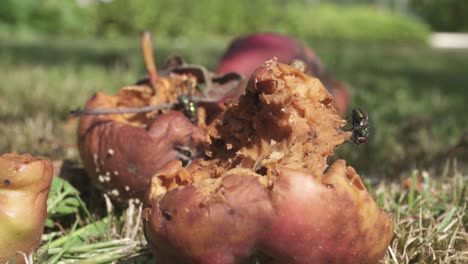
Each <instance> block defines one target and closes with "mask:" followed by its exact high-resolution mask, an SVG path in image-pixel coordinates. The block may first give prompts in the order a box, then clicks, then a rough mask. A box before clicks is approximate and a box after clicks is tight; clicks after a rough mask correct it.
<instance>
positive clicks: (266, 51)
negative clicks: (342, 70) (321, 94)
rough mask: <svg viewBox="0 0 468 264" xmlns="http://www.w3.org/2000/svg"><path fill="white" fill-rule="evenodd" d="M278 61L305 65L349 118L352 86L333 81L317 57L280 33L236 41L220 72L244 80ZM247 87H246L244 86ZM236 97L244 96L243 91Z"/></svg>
mask: <svg viewBox="0 0 468 264" xmlns="http://www.w3.org/2000/svg"><path fill="white" fill-rule="evenodd" d="M273 57H276V58H277V59H278V61H279V62H282V63H290V62H291V61H293V60H294V59H300V60H302V61H304V62H305V66H306V67H305V70H306V72H307V73H308V74H309V75H312V76H314V77H317V78H318V79H320V81H321V82H322V83H323V84H324V85H325V87H326V88H327V89H328V91H329V92H330V93H331V94H332V95H333V97H334V100H335V102H334V105H335V107H336V108H337V110H338V113H339V114H340V116H341V117H344V116H345V115H346V112H347V110H348V105H349V100H350V98H349V91H348V85H347V84H346V83H345V82H342V81H338V80H335V79H333V78H332V76H331V74H330V73H329V71H328V70H327V69H326V67H325V65H324V64H323V63H322V61H321V60H320V58H319V57H318V56H317V54H316V53H315V52H314V51H313V50H312V49H311V48H310V47H308V46H307V45H305V44H303V43H300V42H299V41H297V40H296V39H294V38H292V37H290V36H286V35H281V34H277V33H257V34H252V35H247V36H242V37H239V38H236V39H234V40H233V41H232V42H231V43H230V44H229V47H228V48H227V50H226V51H225V52H224V54H223V56H222V59H221V61H220V63H219V65H218V68H217V70H216V72H217V73H221V74H224V73H228V72H237V73H239V74H241V75H243V76H244V77H249V76H250V75H252V73H254V71H255V69H256V68H257V67H258V65H260V64H262V63H263V62H264V61H266V60H269V59H271V58H273ZM243 86H244V87H245V83H244V85H243ZM238 91H239V93H238V94H236V95H234V96H233V97H236V96H240V95H241V94H242V91H243V90H242V89H240V90H238Z"/></svg>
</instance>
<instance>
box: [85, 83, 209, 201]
mask: <svg viewBox="0 0 468 264" xmlns="http://www.w3.org/2000/svg"><path fill="white" fill-rule="evenodd" d="M159 82H160V85H158V88H159V89H158V95H164V94H165V92H166V90H164V89H165V88H166V87H168V88H173V87H170V86H171V83H170V80H168V79H160V81H159ZM170 96H172V98H168V99H166V100H165V101H164V102H151V101H152V100H158V98H159V97H156V96H153V95H152V93H151V89H150V87H148V86H143V85H139V86H129V87H124V88H123V89H121V90H120V91H119V93H117V95H115V96H110V95H106V94H103V93H97V94H96V95H95V96H94V97H93V98H91V99H90V100H89V101H88V103H87V104H86V108H87V109H115V108H119V109H125V108H129V107H137V106H147V105H151V104H162V103H167V102H169V101H170V100H173V101H175V100H176V99H175V97H176V94H175V92H174V93H172V94H170ZM170 96H168V97H170ZM204 141H205V132H204V131H203V130H201V129H200V128H198V127H197V126H196V125H195V124H193V123H191V122H190V121H189V120H188V119H187V117H186V116H184V114H183V113H182V112H180V111H172V110H168V111H167V112H166V113H155V112H150V113H128V114H116V115H88V116H83V117H81V118H80V124H79V129H78V146H79V150H80V155H81V158H82V160H83V163H84V166H85V169H86V171H87V172H88V174H89V175H90V176H91V179H92V180H93V181H94V183H95V184H97V185H98V186H100V187H102V188H103V189H104V190H105V191H107V192H108V193H109V194H110V195H111V196H112V197H115V198H123V199H125V198H137V199H142V197H143V195H144V193H145V192H146V190H147V187H148V185H149V183H150V178H151V176H152V175H153V174H154V173H155V172H156V171H157V170H159V169H160V168H161V167H162V166H163V165H165V164H166V163H167V162H169V161H171V160H176V159H178V155H179V152H178V150H177V148H178V147H184V148H187V149H188V151H189V152H190V151H193V152H196V151H197V148H199V147H200V146H201V144H202V143H203V142H204ZM194 155H195V154H194ZM188 158H192V157H188Z"/></svg>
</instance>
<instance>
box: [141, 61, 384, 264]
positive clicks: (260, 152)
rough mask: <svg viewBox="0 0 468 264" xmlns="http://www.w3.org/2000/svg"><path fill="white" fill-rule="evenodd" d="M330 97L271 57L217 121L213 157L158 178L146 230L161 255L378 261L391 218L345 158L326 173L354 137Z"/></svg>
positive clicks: (188, 259) (174, 259) (201, 259)
mask: <svg viewBox="0 0 468 264" xmlns="http://www.w3.org/2000/svg"><path fill="white" fill-rule="evenodd" d="M332 103H333V98H332V97H331V95H330V94H329V93H328V92H327V91H326V89H325V88H324V87H323V85H322V84H321V83H320V81H319V80H318V79H315V78H312V77H310V76H307V75H306V74H304V73H303V72H302V71H300V70H298V69H296V68H294V67H291V66H288V65H284V64H280V63H278V62H277V61H276V60H271V61H268V62H266V63H265V64H263V65H262V66H261V67H260V68H259V69H257V71H256V72H255V74H254V75H253V76H252V78H251V79H250V82H249V84H248V86H247V89H246V93H245V94H244V95H243V96H241V97H240V98H239V100H238V101H237V102H232V103H231V104H230V105H228V106H227V109H226V111H225V112H224V113H223V114H222V115H221V116H220V117H219V118H218V119H217V120H216V121H215V122H214V123H213V125H212V126H211V127H210V130H209V134H210V138H211V144H210V146H209V149H208V151H207V155H208V157H207V158H205V159H198V160H195V161H194V162H192V164H191V165H190V166H188V167H187V168H184V167H183V166H182V165H181V164H180V162H171V163H168V164H167V165H166V166H164V168H163V169H161V170H160V171H159V172H158V174H156V175H155V176H154V177H153V180H152V185H151V190H150V192H149V194H148V201H147V202H148V205H147V207H146V208H145V211H144V212H145V213H144V219H145V221H144V226H145V234H146V237H147V240H148V241H149V243H150V245H151V247H152V248H153V250H154V252H155V254H156V255H157V257H158V260H160V261H161V263H207V264H208V263H210V264H211V263H218V264H221V263H223V264H224V263H226V264H227V263H243V262H247V263H252V261H254V262H256V263H278V264H279V263H281V264H283V263H303V264H308V263H376V262H378V260H379V259H381V258H382V257H383V255H384V254H385V251H386V248H387V246H388V244H389V242H390V239H391V237H392V232H393V220H392V218H391V216H389V215H387V214H386V213H385V212H383V211H382V210H381V209H380V208H379V207H378V206H377V204H376V203H375V201H374V200H373V199H372V197H371V196H370V195H369V193H368V192H367V191H366V189H365V187H364V185H363V183H362V182H361V180H360V178H359V176H358V175H357V173H356V172H355V170H354V169H353V168H351V167H346V165H345V162H344V161H343V160H338V161H336V162H335V163H334V164H333V165H331V166H330V167H329V168H328V169H327V167H328V166H327V159H328V158H329V157H330V156H332V155H333V148H334V147H335V146H336V145H338V144H341V143H343V142H344V141H346V140H348V139H349V137H350V135H349V133H348V132H344V131H343V130H342V127H343V125H344V124H345V121H344V120H342V119H341V118H340V117H339V116H338V115H337V113H336V110H335V108H334V107H333V105H332ZM324 171H325V173H324ZM249 261H250V262H249Z"/></svg>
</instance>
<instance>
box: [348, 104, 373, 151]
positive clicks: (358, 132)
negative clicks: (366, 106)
mask: <svg viewBox="0 0 468 264" xmlns="http://www.w3.org/2000/svg"><path fill="white" fill-rule="evenodd" d="M351 125H352V127H351V128H350V129H349V130H348V131H352V132H353V135H352V136H351V139H350V141H352V142H354V143H355V144H356V145H360V144H363V143H366V142H367V138H368V137H369V117H368V116H367V112H366V111H362V110H361V109H359V108H354V109H353V110H352V112H351Z"/></svg>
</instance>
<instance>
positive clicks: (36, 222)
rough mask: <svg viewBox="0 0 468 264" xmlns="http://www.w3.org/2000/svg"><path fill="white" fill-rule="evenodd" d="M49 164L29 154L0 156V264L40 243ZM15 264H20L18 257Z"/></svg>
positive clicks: (48, 180) (49, 169)
mask: <svg viewBox="0 0 468 264" xmlns="http://www.w3.org/2000/svg"><path fill="white" fill-rule="evenodd" d="M52 176H53V172H52V163H51V162H50V161H49V160H45V159H39V158H35V157H33V156H31V155H29V154H24V155H17V154H4V155H1V156H0V263H5V262H7V261H9V260H11V259H12V258H14V257H15V255H16V254H17V252H22V253H25V254H26V255H28V254H30V253H31V252H32V251H34V250H35V249H36V248H37V246H39V244H40V242H41V235H42V231H43V229H44V224H45V220H46V217H47V204H46V202H47V195H48V194H49V190H50V184H51V182H52ZM16 258H17V260H16V263H23V257H22V256H21V255H18V256H17V257H16Z"/></svg>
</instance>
